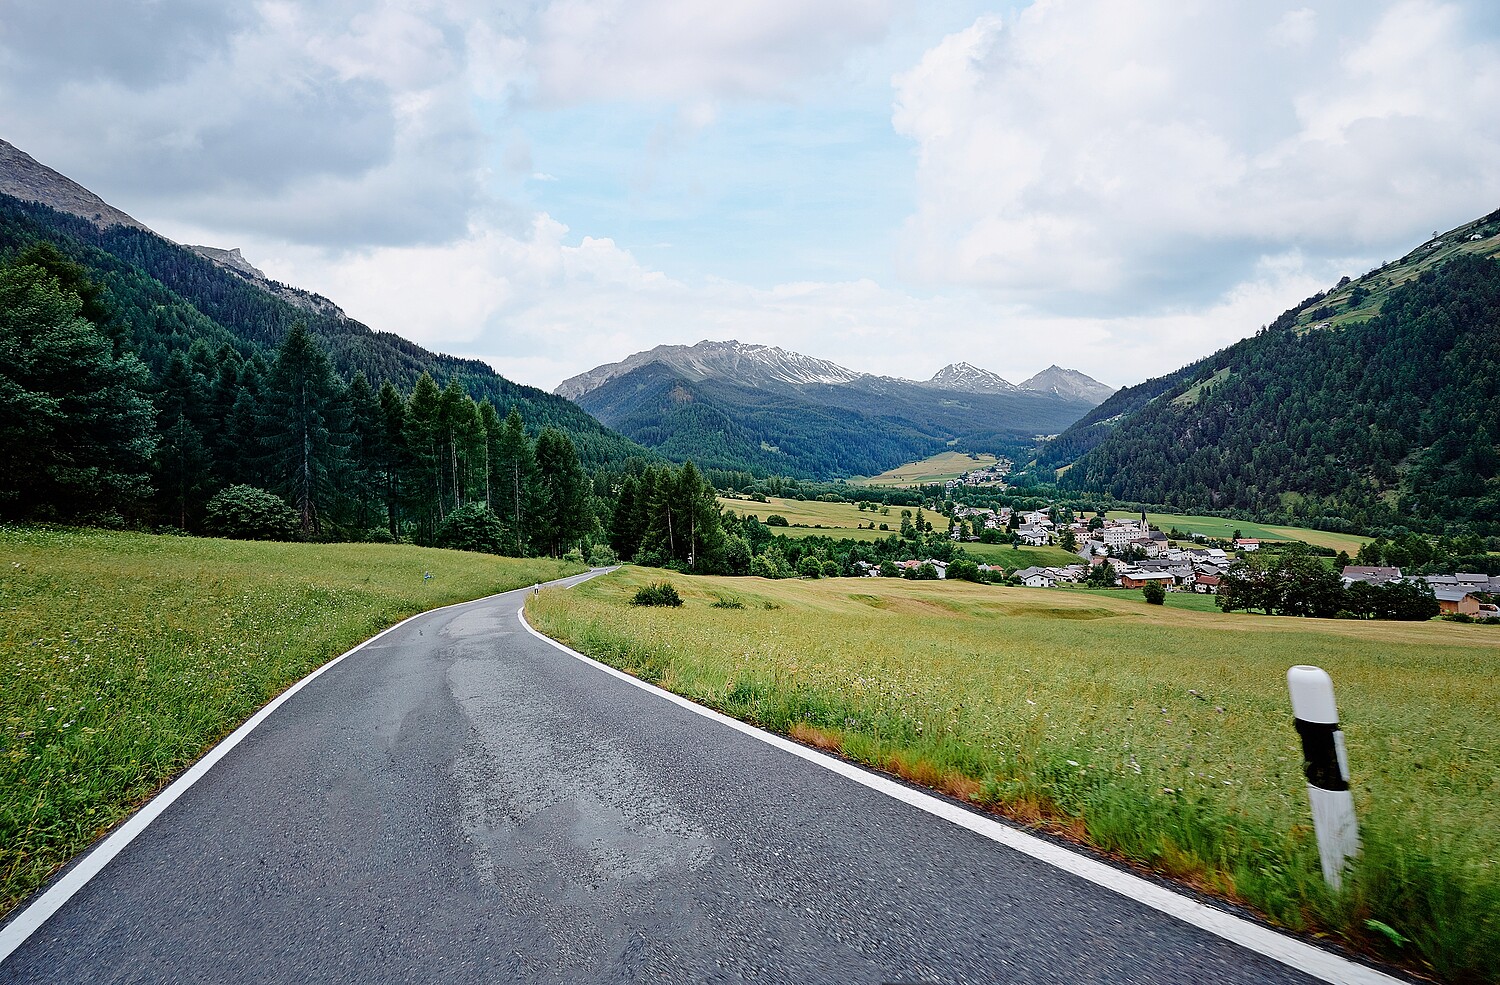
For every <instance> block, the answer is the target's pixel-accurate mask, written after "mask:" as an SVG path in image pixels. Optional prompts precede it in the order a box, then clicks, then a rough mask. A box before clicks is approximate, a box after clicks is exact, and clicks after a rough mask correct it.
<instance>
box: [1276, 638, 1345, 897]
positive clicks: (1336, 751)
mask: <svg viewBox="0 0 1500 985" xmlns="http://www.w3.org/2000/svg"><path fill="white" fill-rule="evenodd" d="M1286 683H1287V689H1288V690H1289V691H1291V695H1292V717H1293V718H1294V719H1295V720H1296V726H1297V734H1298V735H1299V736H1301V738H1302V768H1303V771H1304V772H1305V773H1306V774H1307V798H1308V800H1310V801H1311V802H1312V815H1313V831H1314V833H1315V834H1316V835H1317V837H1318V855H1319V857H1320V858H1321V859H1322V861H1323V878H1324V879H1326V880H1327V881H1328V885H1330V886H1332V887H1333V888H1334V889H1339V888H1340V887H1341V886H1342V885H1343V876H1344V866H1345V865H1346V864H1347V863H1348V861H1349V858H1350V857H1351V856H1353V855H1357V854H1359V825H1358V823H1357V822H1356V821H1355V818H1354V797H1353V795H1352V794H1351V793H1350V792H1349V754H1348V752H1347V751H1345V748H1344V733H1343V732H1342V731H1341V730H1340V729H1339V715H1338V708H1337V706H1336V705H1335V704H1334V701H1333V680H1332V679H1331V678H1329V676H1328V673H1327V672H1326V671H1324V670H1323V669H1322V668H1320V667H1309V666H1307V665H1306V664H1299V665H1297V666H1296V667H1293V668H1292V669H1291V670H1288V671H1287V672H1286Z"/></svg>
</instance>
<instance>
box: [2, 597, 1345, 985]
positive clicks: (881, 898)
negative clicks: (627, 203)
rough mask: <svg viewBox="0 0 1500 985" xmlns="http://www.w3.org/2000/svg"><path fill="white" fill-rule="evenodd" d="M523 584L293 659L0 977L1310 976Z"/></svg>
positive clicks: (1262, 979) (790, 979) (1259, 979)
mask: <svg viewBox="0 0 1500 985" xmlns="http://www.w3.org/2000/svg"><path fill="white" fill-rule="evenodd" d="M525 595H526V593H525V592H524V591H522V592H511V593H508V594H506V595H501V596H496V597H493V598H490V599H484V600H480V601H478V602H473V603H469V604H466V605H462V606H457V607H452V608H449V609H444V610H439V611H437V612H433V613H429V614H428V615H425V616H422V617H419V618H417V619H414V620H412V621H409V622H408V623H406V624H404V625H403V626H402V627H400V628H399V629H397V630H395V631H393V632H390V633H388V634H386V635H385V636H383V637H381V638H380V639H378V640H377V641H375V642H374V643H372V644H371V645H369V646H367V647H365V648H364V649H362V650H359V651H358V652H356V653H354V654H352V655H351V656H350V657H348V658H347V659H345V660H343V661H342V662H341V663H339V664H337V665H336V666H334V667H332V668H330V669H329V670H328V671H327V672H326V673H324V674H323V675H322V676H321V677H319V678H317V679H316V680H314V681H312V682H311V683H309V684H308V685H307V686H306V687H304V688H303V689H302V690H301V691H299V692H298V693H296V694H295V695H293V696H292V697H291V698H290V699H289V700H288V701H286V703H284V704H283V705H281V707H279V708H278V709H276V710H275V711H274V712H273V713H272V714H271V715H270V716H269V717H268V718H267V719H266V720H265V722H264V723H263V724H261V725H260V726H259V727H258V728H257V729H255V730H254V731H252V732H251V733H250V734H249V735H248V736H247V737H246V738H245V739H244V740H243V741H242V742H241V743H240V744H239V745H238V746H236V747H235V748H233V749H232V750H231V751H230V752H229V753H228V754H227V755H225V756H224V758H223V759H222V760H220V761H219V762H218V763H217V765H215V766H214V767H213V768H212V769H210V770H208V771H207V773H205V774H204V775H203V777H202V779H201V780H199V781H198V782H197V783H196V784H195V785H193V786H192V787H191V788H189V789H188V790H187V791H186V792H185V793H183V794H182V795H181V796H180V797H179V798H178V799H177V800H176V801H175V802H174V803H172V804H171V806H170V807H167V808H166V810H165V811H163V812H162V813H161V815H160V816H159V817H158V818H157V819H156V820H155V821H154V822H153V823H152V824H150V825H149V826H147V827H146V828H145V830H144V831H143V832H142V833H141V834H140V835H139V836H138V837H137V838H136V839H135V840H134V841H132V842H131V843H130V844H129V845H128V846H127V847H126V848H125V849H124V850H123V851H121V852H120V853H119V854H118V855H117V856H116V857H115V858H114V859H113V860H112V861H110V862H109V863H108V864H107V865H106V866H105V867H104V868H103V869H102V870H101V871H100V872H99V873H98V875H96V876H95V877H94V878H93V879H92V880H90V881H89V882H87V883H86V884H85V885H84V886H83V887H82V888H81V889H80V890H79V891H78V892H77V893H76V894H75V895H73V896H72V897H71V899H69V900H68V901H67V902H66V903H65V904H64V905H63V906H62V907H61V908H60V909H59V910H58V911H57V912H56V913H55V914H54V915H53V916H52V917H51V918H50V919H49V920H47V921H46V922H45V923H44V924H42V925H41V926H40V928H39V929H38V930H36V931H35V932H34V933H33V934H32V935H31V936H30V937H29V938H28V939H26V940H25V941H24V942H23V943H21V944H20V945H19V947H17V948H15V950H14V952H13V953H12V954H11V955H10V957H9V958H8V959H7V960H5V961H4V962H3V963H0V982H7V983H9V982H28V983H29V982H58V983H63V982H68V983H71V982H91V983H103V982H299V981H316V982H361V983H366V982H386V981H391V982H443V983H467V982H487V983H488V982H528V983H530V982H541V983H572V982H652V983H669V982H681V983H698V982H741V981H753V982H786V983H808V982H839V983H845V982H867V983H872V985H877V983H883V982H903V983H906V982H910V983H916V982H925V983H960V982H997V983H999V982H1003V983H1020V982H1036V983H1043V982H1045V983H1056V982H1183V983H1199V982H1205V981H1212V982H1226V983H1271V982H1276V983H1292V982H1310V981H1315V980H1317V979H1315V978H1313V977H1310V976H1309V975H1306V974H1304V973H1303V972H1300V971H1297V970H1294V969H1293V968H1291V967H1288V966H1287V965H1284V964H1280V963H1278V962H1276V961H1273V960H1271V959H1270V958H1267V957H1264V956H1262V955H1261V954H1258V953H1255V952H1253V951H1250V950H1247V949H1245V948H1243V947H1241V946H1238V945H1237V944H1235V943H1231V942H1230V941H1229V940H1226V939H1223V938H1221V937H1218V936H1215V935H1213V934H1210V933H1208V932H1207V931H1205V930H1201V929H1198V928H1197V927H1195V926H1190V925H1189V924H1187V923H1184V922H1181V921H1179V920H1177V919H1174V918H1172V917H1170V916H1167V915H1165V914H1163V913H1161V912H1158V911H1157V910H1155V909H1151V908H1148V907H1147V906H1144V905H1142V904H1141V903H1139V902H1138V901H1136V900H1135V899H1131V898H1128V897H1127V896H1125V895H1121V894H1119V893H1116V892H1112V891H1109V890H1107V889H1103V888H1100V887H1099V886H1096V885H1094V884H1092V883H1090V882H1087V881H1085V880H1083V879H1080V878H1078V877H1076V876H1074V875H1070V874H1068V873H1065V872H1063V871H1060V870H1059V869H1057V868H1054V867H1052V866H1050V865H1048V864H1045V863H1044V862H1042V861H1039V860H1037V859H1035V858H1032V857H1028V856H1027V855H1024V854H1021V853H1020V852H1017V851H1013V850H1011V849H1010V848H1006V847H1003V846H1001V845H998V844H996V843H995V842H994V841H992V840H990V839H989V838H986V837H984V836H982V835H981V834H978V833H976V832H975V831H972V830H969V829H967V828H965V827H962V826H960V825H957V824H954V823H950V822H949V821H945V820H943V819H941V818H939V817H935V816H933V815H932V814H930V813H928V812H925V811H923V810H919V809H917V808H916V807H914V806H912V805H911V804H908V803H905V802H902V801H900V800H898V799H894V798H892V797H889V796H886V795H884V794H883V793H881V792H879V791H877V790H875V789H872V788H870V787H869V786H866V785H862V784H860V783H857V782H855V781H854V780H852V779H850V778H848V777H846V776H842V775H839V774H836V773H834V772H830V771H829V770H827V769H824V768H823V767H821V766H819V765H817V764H816V763H815V762H811V761H808V760H807V759H805V758H801V757H798V756H795V755H792V754H791V753H789V752H787V751H785V750H783V749H780V748H777V747H775V746H773V745H769V744H767V743H765V742H762V741H760V740H759V739H757V738H755V737H754V736H751V735H748V734H746V733H744V732H742V731H739V730H736V729H733V728H730V727H728V726H726V725H725V724H723V723H721V722H718V721H714V720H712V719H710V718H706V717H703V716H701V715H699V714H696V713H694V712H693V711H691V710H689V709H687V708H684V707H682V706H680V705H679V704H676V703H673V702H671V701H668V700H666V699H664V698H662V697H660V696H658V695H655V694H651V693H648V692H647V691H644V690H642V689H640V688H638V687H635V686H633V685H632V684H630V683H629V682H626V681H623V680H620V679H619V678H618V677H616V676H613V675H611V674H609V673H606V672H605V671H603V670H600V669H598V668H596V667H593V666H590V665H589V664H587V663H585V662H583V661H580V660H578V659H575V658H574V657H572V656H570V655H569V654H567V653H564V652H562V651H561V650H559V649H558V648H556V647H554V646H552V645H549V644H548V643H547V642H545V641H543V640H540V639H537V638H536V637H534V636H533V635H531V634H530V633H528V632H527V631H526V629H525V627H524V626H523V625H522V624H521V622H520V620H519V619H518V618H517V609H518V607H519V606H520V605H521V604H522V603H523V601H524V599H525ZM13 919H14V918H13ZM3 934H4V930H0V939H3ZM0 953H3V952H0ZM1349 967H1350V968H1351V969H1354V966H1349ZM1354 970H1356V971H1358V970H1359V969H1354Z"/></svg>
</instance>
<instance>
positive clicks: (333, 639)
mask: <svg viewBox="0 0 1500 985" xmlns="http://www.w3.org/2000/svg"><path fill="white" fill-rule="evenodd" d="M579 570H582V569H581V568H579V567H577V566H565V565H563V564H562V563H560V562H555V561H547V560H541V561H538V560H516V559H510V558H495V557H489V556H486V555H481V554H466V553H461V552H458V551H439V550H429V549H425V548H418V547H406V546H393V545H378V544H334V545H305V544H265V543H247V542H244V541H227V540H208V539H199V538H188V537H157V536H148V535H142V534H126V533H108V532H101V531H83V530H52V529H36V528H14V527H4V526H0V916H3V915H4V914H5V913H6V912H8V911H10V910H11V909H12V908H13V907H15V905H16V904H17V903H19V902H20V901H21V899H22V898H23V897H25V896H26V895H27V894H28V893H30V892H31V891H33V890H34V889H36V888H37V887H38V886H40V885H41V884H42V882H43V881H45V880H46V878H47V877H48V876H49V875H50V874H51V873H52V872H53V871H55V870H56V869H57V868H58V867H59V866H61V865H63V864H65V863H66V862H67V861H68V860H69V859H71V858H72V857H73V856H75V855H76V854H77V853H78V852H79V851H81V850H82V849H84V848H86V847H87V846H88V845H89V844H90V843H91V842H92V841H93V840H94V839H95V838H97V837H98V836H99V835H101V834H103V833H104V832H105V831H107V830H108V829H109V828H110V827H112V826H113V825H115V824H116V823H118V822H119V821H121V820H122V819H124V818H125V817H126V816H127V815H128V814H129V813H130V812H131V811H132V810H133V809H134V808H135V807H137V806H139V805H140V804H141V803H142V802H144V801H145V800H146V799H148V798H149V797H150V796H151V795H152V794H154V793H155V792H156V791H157V790H159V789H160V788H161V787H163V786H164V785H165V784H166V783H167V782H168V781H169V780H171V778H172V777H173V776H175V775H176V774H177V773H179V772H181V771H182V770H183V769H185V768H186V767H187V766H189V765H190V764H192V763H193V762H194V761H195V760H197V759H198V758H199V757H200V756H201V755H203V753H204V752H206V751H207V750H208V749H209V748H210V747H212V746H213V744H214V743H216V742H217V741H218V740H219V739H221V738H223V737H224V736H225V735H227V734H229V733H230V732H231V731H233V730H234V729H235V728H236V727H237V726H239V725H240V723H241V722H243V721H244V720H245V719H247V718H249V717H250V716H251V715H252V714H254V713H255V711H256V710H257V709H259V708H260V707H261V706H263V705H264V704H265V703H266V702H268V701H269V700H271V698H273V697H275V696H276V695H277V694H279V693H281V692H282V691H284V690H285V689H286V688H287V687H289V686H290V685H291V684H292V683H294V682H295V681H297V680H298V679H300V678H301V677H303V676H305V675H306V674H308V673H309V672H310V671H312V670H313V669H314V668H316V667H318V666H319V665H321V664H323V663H325V662H326V661H327V660H329V659H330V658H332V657H334V656H337V655H338V654H339V653H342V652H343V651H345V650H347V649H349V648H350V647H352V646H354V645H355V644H356V643H359V642H360V641H362V640H365V639H368V638H369V637H370V636H373V635H374V634H375V633H377V632H379V631H380V630H381V629H384V628H385V627H387V626H390V625H392V624H393V623H396V622H399V621H400V620H401V619H403V618H405V617H406V616H409V615H412V614H414V613H417V612H421V611H423V610H425V609H430V608H434V607H436V606H440V605H446V604H448V603H450V602H459V601H464V600H467V599H472V598H478V597H481V596H484V595H488V594H491V593H493V592H498V591H504V590H507V589H510V588H516V587H520V586H522V585H529V584H532V583H533V582H535V581H539V580H546V579H551V578H556V577H561V576H563V575H565V574H571V573H575V572H577V571H579ZM427 574H430V575H431V576H432V577H431V578H430V579H428V578H425V577H424V576H425V575H427Z"/></svg>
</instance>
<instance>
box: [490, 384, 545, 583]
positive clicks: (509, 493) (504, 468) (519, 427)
mask: <svg viewBox="0 0 1500 985" xmlns="http://www.w3.org/2000/svg"><path fill="white" fill-rule="evenodd" d="M494 468H495V482H496V486H497V487H498V488H497V489H496V491H495V513H496V514H497V515H499V517H500V520H501V522H502V523H504V524H505V526H506V529H507V530H509V531H510V535H511V538H512V540H513V542H514V543H513V544H512V545H510V546H511V547H513V548H514V550H513V551H512V553H515V554H518V555H520V554H526V553H527V552H528V551H529V550H530V549H531V540H530V537H529V534H530V530H531V524H532V522H533V516H532V514H533V512H534V511H535V508H536V505H537V487H536V453H535V450H534V449H533V447H532V444H531V440H530V439H529V438H528V437H527V436H526V428H525V426H524V425H523V424H522V421H521V414H520V412H519V411H518V410H516V409H515V408H514V407H512V408H511V410H510V413H509V414H507V415H506V416H505V422H504V423H503V424H502V425H501V427H500V436H499V438H498V440H497V441H496V442H495V458H494Z"/></svg>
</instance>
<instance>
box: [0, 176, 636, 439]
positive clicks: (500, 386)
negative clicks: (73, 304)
mask: <svg viewBox="0 0 1500 985" xmlns="http://www.w3.org/2000/svg"><path fill="white" fill-rule="evenodd" d="M37 241H45V242H50V243H52V244H54V245H55V246H56V247H57V248H58V250H59V251H60V252H61V253H62V254H63V255H64V256H66V257H68V258H70V259H72V260H74V261H76V262H77V263H79V264H80V265H81V266H82V267H83V268H84V270H85V271H86V272H87V275H88V277H89V278H90V279H91V280H92V281H94V282H96V283H98V284H99V285H100V286H101V287H102V288H103V297H104V298H105V299H107V303H108V305H109V308H110V314H111V327H110V330H111V331H112V332H116V333H118V334H119V337H120V338H122V339H123V340H124V341H125V342H126V343H127V345H129V346H130V347H131V348H132V349H133V351H135V352H136V353H137V354H138V355H139V356H140V357H141V359H142V360H143V361H144V362H145V363H146V365H147V366H148V367H149V368H150V369H151V371H152V373H153V374H154V375H157V376H159V375H160V374H162V373H163V372H164V371H165V369H166V367H167V363H168V362H169V360H170V358H171V355H172V353H174V352H183V353H186V352H187V351H188V350H190V349H191V348H192V347H193V346H194V344H195V343H196V344H199V345H200V347H201V348H206V350H207V351H209V352H217V351H218V350H219V349H220V348H221V347H222V346H224V345H228V346H230V347H231V348H232V349H234V350H235V352H236V353H237V354H238V356H239V357H241V358H244V359H248V358H251V357H253V356H255V355H257V354H259V355H260V356H262V357H263V358H264V357H268V356H269V355H270V354H271V353H272V352H273V351H274V350H275V348H276V347H277V346H278V345H279V344H280V343H281V342H282V340H283V339H285V337H286V334H287V331H288V330H289V329H290V327H291V326H292V325H293V324H294V323H296V322H299V321H300V322H303V323H304V324H306V326H307V328H308V331H309V332H310V333H311V334H312V335H313V336H314V337H315V338H317V339H318V340H319V342H320V344H321V345H322V346H323V347H324V349H325V350H326V351H327V352H328V354H329V356H330V358H331V360H332V364H333V368H334V371H335V372H336V373H337V374H338V375H339V376H340V377H342V378H344V379H345V380H348V379H350V378H352V376H353V375H354V374H355V373H356V372H360V373H363V374H364V375H365V377H366V379H367V380H369V381H370V383H371V384H372V385H373V386H376V387H379V386H380V384H382V383H384V382H390V383H391V384H393V385H394V386H396V387H397V388H399V389H401V390H403V391H407V390H410V389H411V388H412V387H413V386H415V384H416V382H417V379H418V378H419V377H420V376H421V375H422V374H423V373H424V372H425V373H427V374H429V375H431V376H432V377H433V378H434V379H436V380H438V381H440V382H441V383H443V384H444V385H446V384H447V383H448V382H449V381H457V382H458V383H459V384H460V385H461V386H462V387H463V388H464V389H465V391H466V392H467V393H469V394H470V395H471V396H472V397H474V398H475V399H476V400H477V399H481V398H488V399H489V400H490V401H491V403H493V404H494V405H495V406H496V407H497V408H498V409H500V411H501V412H502V414H503V413H505V412H508V410H509V409H510V408H515V409H517V410H518V411H519V412H520V414H521V416H522V417H523V418H524V419H525V420H526V422H527V425H528V427H529V428H531V429H532V430H533V433H536V432H538V431H539V430H540V429H541V428H542V427H545V426H548V425H551V426H553V427H557V428H559V429H560V430H562V431H564V432H565V433H567V434H568V436H569V437H570V438H571V439H572V441H573V442H574V444H575V446H576V447H577V449H578V453H579V455H580V457H581V459H582V460H583V462H584V463H585V464H586V465H591V466H592V465H598V464H603V463H605V462H611V461H614V462H619V461H623V460H624V459H625V458H627V457H629V456H630V455H632V454H643V453H644V452H643V449H641V448H640V447H639V446H637V445H635V444H634V443H632V442H630V441H629V440H627V439H625V438H623V437H621V436H620V435H619V434H616V433H614V432H612V431H611V430H609V429H608V428H606V427H603V426H602V425H600V424H599V423H598V422H597V421H595V420H594V419H593V418H591V417H589V416H588V415H587V414H586V413H584V412H582V411H581V410H579V408H578V407H577V406H576V405H575V404H573V403H571V402H569V401H567V400H564V399H563V398H561V397H557V396H553V395H552V394H549V393H547V392H545V391H543V390H539V389H536V388H534V387H528V386H521V385H519V384H516V383H513V382H511V381H510V380H507V379H505V378H504V377H502V376H500V375H498V374H497V373H495V371H494V370H493V369H491V368H490V367H489V366H487V365H485V364H484V363H481V362H477V361H475V360H467V359H457V358H454V357H452V356H444V355H438V354H435V353H431V352H428V351H427V350H425V349H423V348H422V347H421V346H418V345H416V344H415V343H413V342H410V341H408V340H407V339H404V338H401V337H400V336H398V335H394V334H391V333H389V332H374V331H371V330H370V329H369V328H368V327H366V326H365V325H363V324H361V323H359V322H357V321H354V320H352V319H349V318H346V317H343V316H342V315H341V314H338V313H336V309H335V308H334V306H333V305H332V304H331V303H324V304H321V305H313V306H310V307H311V309H312V310H309V309H308V308H303V307H298V306H295V305H293V304H289V303H288V302H287V301H285V300H282V299H281V298H278V297H274V296H272V295H271V294H269V293H267V292H266V291H265V290H262V289H261V288H260V287H258V286H257V285H255V284H253V283H251V282H249V281H247V280H246V279H244V278H243V277H241V276H239V275H238V274H235V273H232V272H230V271H228V270H226V269H224V268H223V267H220V266H218V265H216V264H214V263H212V262H211V261H209V260H207V259H205V258H204V257H202V256H199V255H198V254H197V253H195V252H193V251H192V250H188V249H186V248H184V247H181V246H178V245H177V244H175V243H172V242H170V241H168V240H166V239H163V238H162V237H160V236H157V235H156V234H154V233H151V232H149V231H146V230H143V229H138V228H134V227H131V226H125V225H116V226H110V227H108V228H104V229H100V228H98V227H96V226H95V225H94V224H93V223H90V222H88V221H85V220H84V219H81V218H78V217H76V216H73V215H68V214H66V213H62V212H57V211H55V210H53V209H50V208H48V207H46V206H44V205H39V204H36V203H30V202H22V201H20V200H18V199H15V198H12V197H10V196H7V195H0V256H3V255H8V254H13V253H14V252H16V251H18V250H19V249H21V248H23V247H25V246H27V245H28V244H31V243H34V242H37ZM308 297H313V296H311V295H309V296H308ZM317 300H319V301H322V300H323V299H317Z"/></svg>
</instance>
